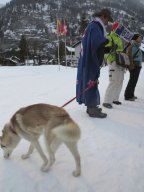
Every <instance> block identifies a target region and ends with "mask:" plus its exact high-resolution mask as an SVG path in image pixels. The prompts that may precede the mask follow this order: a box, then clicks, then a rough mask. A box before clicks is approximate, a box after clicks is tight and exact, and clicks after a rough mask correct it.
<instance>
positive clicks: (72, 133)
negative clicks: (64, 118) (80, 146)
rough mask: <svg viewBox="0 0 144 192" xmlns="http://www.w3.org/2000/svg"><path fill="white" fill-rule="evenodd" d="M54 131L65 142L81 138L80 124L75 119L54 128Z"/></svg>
mask: <svg viewBox="0 0 144 192" xmlns="http://www.w3.org/2000/svg"><path fill="white" fill-rule="evenodd" d="M52 132H53V133H54V135H55V136H56V137H57V138H59V139H60V140H61V141H64V142H76V141H78V140H79V139H80V135H81V133H80V128H79V126H78V125H77V124H76V123H75V122H73V121H70V122H67V123H66V124H62V125H60V126H58V127H56V128H54V129H53V130H52Z"/></svg>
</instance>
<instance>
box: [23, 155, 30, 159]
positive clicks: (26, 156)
mask: <svg viewBox="0 0 144 192" xmlns="http://www.w3.org/2000/svg"><path fill="white" fill-rule="evenodd" d="M21 158H22V159H28V158H29V155H28V154H23V155H22V156H21Z"/></svg>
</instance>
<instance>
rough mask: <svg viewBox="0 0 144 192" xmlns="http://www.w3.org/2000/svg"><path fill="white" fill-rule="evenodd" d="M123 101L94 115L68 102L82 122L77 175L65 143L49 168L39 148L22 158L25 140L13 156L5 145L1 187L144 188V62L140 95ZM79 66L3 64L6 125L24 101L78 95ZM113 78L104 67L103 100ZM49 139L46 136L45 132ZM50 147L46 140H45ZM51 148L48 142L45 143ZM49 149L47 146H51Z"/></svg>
mask: <svg viewBox="0 0 144 192" xmlns="http://www.w3.org/2000/svg"><path fill="white" fill-rule="evenodd" d="M128 75H129V74H128V72H127V73H126V74H125V81H124V86H123V90H122V93H121V98H120V101H122V106H114V108H113V109H103V111H105V112H107V113H108V117H107V118H106V119H95V118H90V117H88V115H87V114H86V113H85V107H84V106H80V105H78V104H77V103H76V102H75V101H73V102H72V103H70V104H69V105H67V106H66V107H65V109H66V110H67V111H68V112H69V113H70V115H71V116H72V118H73V119H74V120H75V121H76V122H77V123H78V124H79V126H80V128H81V131H82V137H81V140H80V142H79V151H80V154H81V161H82V175H81V177H79V178H74V177H73V176H72V174H71V172H72V171H73V169H74V166H75V164H74V160H73V158H72V156H71V154H70V153H69V151H68V150H67V149H66V147H65V146H61V148H60V149H59V150H58V151H57V154H56V162H55V164H54V165H53V167H52V168H51V170H50V171H49V172H47V173H43V172H41V171H40V166H41V164H42V160H41V158H40V157H39V155H38V153H37V152H36V151H35V152H34V154H33V155H32V156H31V157H30V159H27V160H22V159H21V154H23V153H24V152H25V151H26V150H27V147H28V142H27V141H25V140H23V141H21V143H20V144H19V145H18V147H17V148H16V149H15V151H14V152H13V154H12V156H11V158H10V160H5V159H3V154H2V150H0V167H1V171H0V191H1V192H143V191H144V182H143V178H144V123H143V118H144V83H143V82H144V68H143V69H142V71H141V74H140V78H139V82H138V85H137V88H136V95H137V96H138V99H137V100H136V101H135V102H129V101H124V99H123V93H124V89H125V87H126V83H127V81H128ZM75 82H76V68H66V67H62V66H61V67H60V70H59V67H58V66H36V67H33V66H23V67H0V117H1V118H0V130H2V128H3V125H4V124H5V123H6V122H7V121H8V120H9V119H10V117H11V116H12V114H13V113H14V112H15V111H16V110H17V109H19V108H20V107H22V106H26V105H29V104H33V103H38V102H44V103H49V104H54V105H58V106H61V105H63V104H64V103H65V102H67V101H68V100H69V99H71V98H73V97H74V96H75ZM107 84H108V69H107V67H105V68H102V70H101V78H100V85H99V89H100V93H101V101H103V97H104V93H105V90H106V86H107ZM41 142H42V145H43V138H41ZM43 147H44V145H43ZM44 149H45V147H44ZM45 151H46V150H45Z"/></svg>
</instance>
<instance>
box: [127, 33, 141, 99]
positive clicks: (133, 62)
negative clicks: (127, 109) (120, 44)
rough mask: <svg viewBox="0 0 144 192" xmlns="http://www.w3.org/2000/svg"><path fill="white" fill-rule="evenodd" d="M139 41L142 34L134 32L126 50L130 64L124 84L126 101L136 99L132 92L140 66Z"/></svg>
mask: <svg viewBox="0 0 144 192" xmlns="http://www.w3.org/2000/svg"><path fill="white" fill-rule="evenodd" d="M141 42H142V36H141V35H140V34H134V36H133V38H132V42H131V44H130V46H129V47H128V51H127V54H128V56H129V58H130V66H129V73H130V77H129V81H128V84H127V86H126V90H125V93H124V97H125V100H128V101H135V99H137V97H136V96H135V94H134V92H135V88H136V84H137V82H138V78H139V74H140V71H141V67H142V51H141V49H140V46H141Z"/></svg>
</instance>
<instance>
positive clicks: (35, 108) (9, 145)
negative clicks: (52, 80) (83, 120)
mask: <svg viewBox="0 0 144 192" xmlns="http://www.w3.org/2000/svg"><path fill="white" fill-rule="evenodd" d="M42 134H44V137H45V141H46V146H47V150H48V155H49V161H48V158H47V157H46V155H45V154H44V152H43V150H42V147H41V145H40V143H39V141H38V139H39V137H40V135H42ZM22 138H24V139H26V140H28V141H29V142H30V146H29V149H28V151H27V153H26V154H23V155H22V159H27V158H28V157H29V156H30V155H31V154H32V152H33V150H34V148H36V150H37V151H38V153H39V154H40V156H41V158H42V160H43V162H44V163H43V165H42V167H41V170H42V171H47V170H48V169H49V168H50V167H51V165H52V164H53V163H54V161H55V152H56V150H57V149H58V147H59V146H60V144H62V143H64V144H65V145H66V146H67V147H68V149H69V150H70V152H71V153H72V155H73V157H74V160H75V163H76V169H75V171H74V172H73V175H74V176H75V177H76V176H79V175H80V174H81V164H80V155H79V152H78V149H77V142H78V140H79V139H80V128H79V127H78V125H77V124H76V123H75V122H74V121H73V120H72V119H71V117H70V116H69V114H68V113H67V112H66V111H65V110H64V109H63V108H61V107H57V106H53V105H48V104H41V103H40V104H34V105H30V106H27V107H24V108H21V109H19V110H18V111H17V112H16V113H15V114H14V115H13V116H12V118H11V119H10V121H9V122H8V123H7V124H5V126H4V129H3V130H2V136H1V137H0V145H1V148H2V149H3V151H4V158H8V157H9V156H10V155H11V153H12V152H13V150H14V148H15V147H16V146H17V145H18V143H19V142H20V140H21V139H22Z"/></svg>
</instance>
